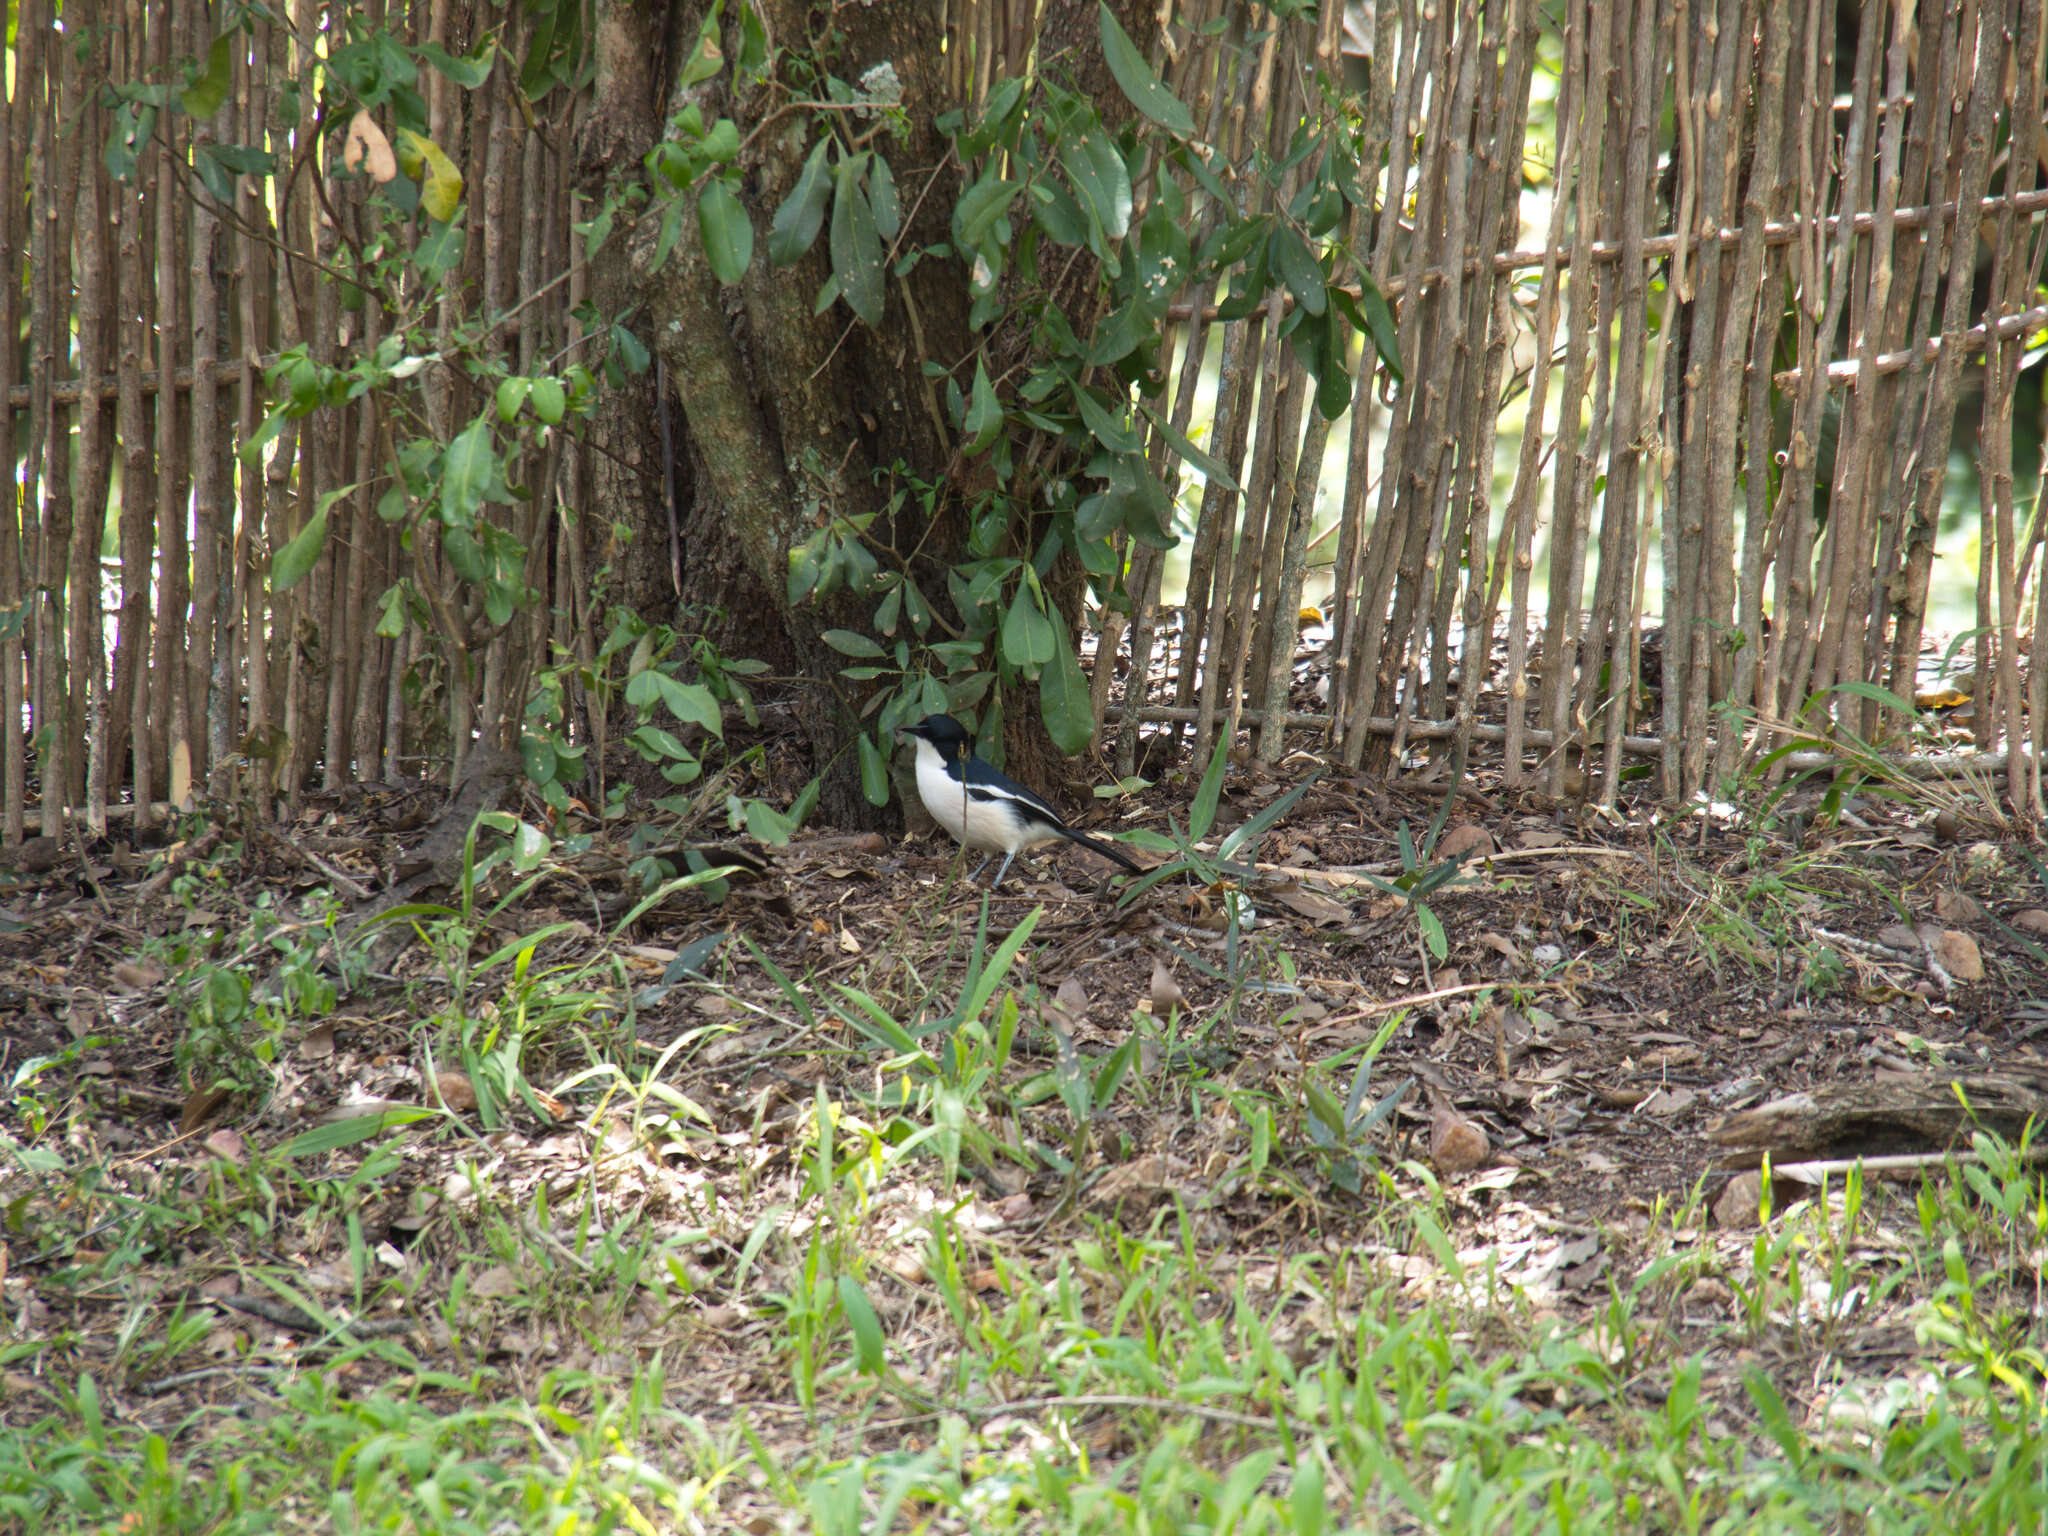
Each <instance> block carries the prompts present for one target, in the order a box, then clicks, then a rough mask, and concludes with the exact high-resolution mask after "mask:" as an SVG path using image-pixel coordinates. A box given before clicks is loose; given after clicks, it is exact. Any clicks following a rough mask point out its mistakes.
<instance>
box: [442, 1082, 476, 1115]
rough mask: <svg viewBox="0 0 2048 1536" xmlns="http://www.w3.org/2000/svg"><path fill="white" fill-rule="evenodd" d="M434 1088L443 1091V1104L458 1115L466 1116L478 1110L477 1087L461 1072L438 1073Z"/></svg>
mask: <svg viewBox="0 0 2048 1536" xmlns="http://www.w3.org/2000/svg"><path fill="white" fill-rule="evenodd" d="M434 1086H435V1087H436V1088H438V1089H439V1090H440V1091H441V1102H442V1103H444V1104H446V1105H447V1106H448V1107H449V1108H450V1109H452V1110H454V1111H455V1112H456V1113H457V1114H466V1113H467V1112H468V1111H470V1110H472V1109H475V1108H476V1085H475V1084H473V1083H471V1082H470V1080H469V1079H468V1078H467V1077H466V1076H464V1075H463V1074H462V1073H460V1072H436V1073H435V1074H434Z"/></svg>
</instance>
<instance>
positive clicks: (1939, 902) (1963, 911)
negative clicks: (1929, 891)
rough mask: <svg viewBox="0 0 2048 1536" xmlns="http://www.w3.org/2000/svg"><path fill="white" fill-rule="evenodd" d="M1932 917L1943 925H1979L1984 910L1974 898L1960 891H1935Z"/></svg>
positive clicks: (1982, 918)
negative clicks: (1939, 920)
mask: <svg viewBox="0 0 2048 1536" xmlns="http://www.w3.org/2000/svg"><path fill="white" fill-rule="evenodd" d="M1934 915H1935V916H1936V917H1938V918H1940V919H1941V920H1942V921H1943V922H1945V923H1979V922H1982V921H1983V920H1984V908H1983V907H1982V905H1980V904H1979V903H1978V901H1977V898H1976V897H1974V896H1966V895H1964V894H1963V893H1961V892H1960V891H1936V892H1935V893H1934Z"/></svg>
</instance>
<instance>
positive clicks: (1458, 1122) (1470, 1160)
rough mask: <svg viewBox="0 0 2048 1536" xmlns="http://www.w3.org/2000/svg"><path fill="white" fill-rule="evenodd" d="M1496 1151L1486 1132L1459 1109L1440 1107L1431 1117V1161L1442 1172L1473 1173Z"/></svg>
mask: <svg viewBox="0 0 2048 1536" xmlns="http://www.w3.org/2000/svg"><path fill="white" fill-rule="evenodd" d="M1491 1150H1492V1146H1491V1144H1490V1143H1489V1142H1488V1141H1487V1139H1486V1132H1485V1131H1483V1130H1481V1129H1480V1128H1479V1126H1478V1124H1477V1123H1476V1122H1474V1121H1471V1120H1468V1119H1466V1118H1465V1117H1464V1116H1463V1115H1461V1114H1459V1113H1458V1112H1457V1111H1456V1110H1455V1109H1452V1108H1450V1107H1448V1106H1440V1107H1439V1108H1437V1109H1434V1110H1432V1111H1431V1112H1430V1116H1429V1161H1430V1163H1431V1164H1432V1165H1433V1166H1434V1167H1435V1169H1436V1171H1437V1172H1438V1173H1443V1174H1459V1173H1470V1172H1471V1171H1472V1170H1473V1169H1474V1168H1477V1167H1479V1166H1480V1165H1481V1164H1483V1163H1484V1162H1485V1161H1486V1156H1487V1153H1488V1152H1490V1151H1491Z"/></svg>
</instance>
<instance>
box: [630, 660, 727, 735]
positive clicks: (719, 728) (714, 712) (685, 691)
mask: <svg viewBox="0 0 2048 1536" xmlns="http://www.w3.org/2000/svg"><path fill="white" fill-rule="evenodd" d="M640 676H642V677H652V678H653V679H654V686H655V688H656V689H657V690H658V691H659V692H660V694H661V702H662V703H664V704H666V705H667V706H668V712H669V713H670V714H672V715H674V716H675V717H676V718H677V719H678V720H682V721H685V722H687V723H689V724H692V725H701V726H703V727H704V729H705V730H707V731H709V732H710V733H711V734H712V735H714V736H723V735H724V734H725V716H724V714H723V713H722V712H721V711H720V709H719V707H718V697H717V695H715V694H714V693H712V691H711V690H710V689H709V688H706V687H705V686H704V685H703V684H702V683H685V682H681V681H679V680H678V679H676V678H673V677H670V676H669V675H668V674H667V673H666V672H660V671H656V670H655V669H653V668H649V669H648V670H647V671H645V672H643V673H641V674H640Z"/></svg>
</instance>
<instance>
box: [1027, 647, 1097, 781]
mask: <svg viewBox="0 0 2048 1536" xmlns="http://www.w3.org/2000/svg"><path fill="white" fill-rule="evenodd" d="M1046 628H1047V629H1049V630H1051V631H1052V639H1053V657H1052V661H1051V662H1050V664H1049V665H1047V666H1046V668H1045V670H1044V671H1042V672H1040V673H1039V674H1038V712H1039V713H1040V714H1041V715H1043V716H1044V717H1045V730H1046V734H1047V735H1049V736H1051V737H1052V741H1053V745H1054V746H1056V747H1058V748H1059V749H1060V750H1061V751H1062V752H1064V753H1066V754H1067V755H1068V756H1069V757H1071V756H1073V755H1074V754H1076V753H1078V752H1082V751H1084V750H1086V748H1087V746H1088V743H1089V742H1090V741H1091V740H1093V739H1094V736H1095V709H1094V702H1093V700H1091V699H1090V697H1089V694H1088V679H1087V678H1086V677H1085V676H1083V675H1082V672H1081V663H1080V662H1079V661H1078V660H1077V659H1076V658H1075V656H1074V645H1073V642H1072V641H1071V640H1070V639H1068V638H1067V626H1066V625H1065V624H1047V625H1046Z"/></svg>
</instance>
